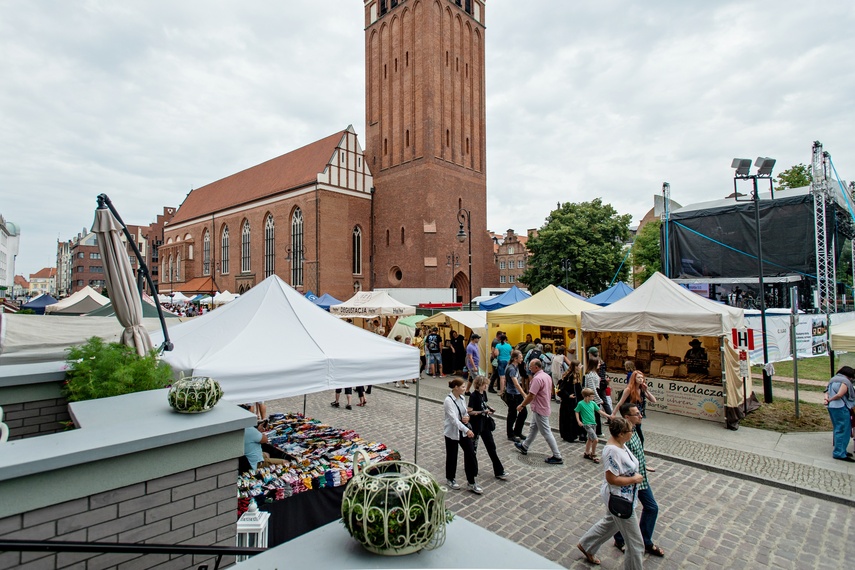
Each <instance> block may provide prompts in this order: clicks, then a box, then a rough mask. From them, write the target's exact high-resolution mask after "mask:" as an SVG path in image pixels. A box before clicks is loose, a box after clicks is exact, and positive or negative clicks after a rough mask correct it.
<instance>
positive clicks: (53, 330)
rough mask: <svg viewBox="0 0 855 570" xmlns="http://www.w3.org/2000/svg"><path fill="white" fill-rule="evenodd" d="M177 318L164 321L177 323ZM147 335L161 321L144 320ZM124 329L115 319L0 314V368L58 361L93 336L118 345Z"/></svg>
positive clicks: (157, 327)
mask: <svg viewBox="0 0 855 570" xmlns="http://www.w3.org/2000/svg"><path fill="white" fill-rule="evenodd" d="M179 320H180V319H178V318H174V319H167V320H166V324H167V325H170V326H171V325H172V324H173V323H175V324H177V323H178V322H179ZM143 326H144V327H145V328H146V330H147V331H148V332H149V334H151V333H153V332H154V331H159V330H160V320H159V319H156V318H144V319H143ZM124 330H125V327H123V326H122V323H120V322H119V321H118V320H117V319H116V317H115V316H109V317H92V316H74V315H69V316H66V317H62V318H58V317H49V316H37V315H19V314H12V313H0V365H6V364H32V363H36V362H61V361H64V360H65V358H66V356H67V355H68V353H67V352H66V349H67V348H68V347H70V346H75V345H81V344H84V343H86V341H87V340H88V339H89V338H90V337H93V336H97V337H101V338H103V339H104V340H105V341H107V342H119V339H120V338H121V337H122V332H123V331H124Z"/></svg>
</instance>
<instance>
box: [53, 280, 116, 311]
mask: <svg viewBox="0 0 855 570" xmlns="http://www.w3.org/2000/svg"><path fill="white" fill-rule="evenodd" d="M109 302H110V299H109V298H107V297H105V296H104V295H102V294H101V293H99V292H98V291H96V290H95V289H93V288H92V287H90V286H89V285H87V286H86V287H84V288H83V289H81V290H80V291H78V292H77V293H74V294H73V295H71V296H69V297H66V298H65V299H63V300H61V301H59V302H56V303H53V304H52V305H48V306H47V307H45V314H46V315H85V314H86V313H88V312H89V311H94V310H95V309H98V308H100V307H103V306H104V305H106V304H107V303H109Z"/></svg>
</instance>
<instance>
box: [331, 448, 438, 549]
mask: <svg viewBox="0 0 855 570" xmlns="http://www.w3.org/2000/svg"><path fill="white" fill-rule="evenodd" d="M341 517H342V522H343V523H344V526H345V527H346V528H347V530H348V532H349V533H350V535H351V536H352V537H353V538H355V539H356V540H357V541H358V542H359V543H360V544H362V546H363V547H364V548H365V549H366V550H368V551H370V552H374V553H376V554H383V555H388V556H399V555H403V554H410V553H413V552H418V551H420V550H423V549H433V548H437V547H439V546H441V545H442V543H443V542H445V525H446V524H447V523H448V522H450V521H451V519H452V517H453V515H452V513H451V512H450V511H448V510H446V508H445V489H443V488H442V487H440V486H439V484H438V483H437V482H436V480H435V479H434V478H433V476H432V475H431V474H430V473H429V472H428V471H426V470H424V469H422V468H421V467H419V466H418V465H416V464H415V463H409V462H406V461H382V462H379V463H374V464H371V463H370V462H369V461H368V455H367V453H366V452H365V451H363V450H361V449H360V450H357V451H356V452H355V453H354V455H353V479H351V480H350V482H349V483H348V485H347V489H346V490H345V492H344V497H343V499H342V504H341Z"/></svg>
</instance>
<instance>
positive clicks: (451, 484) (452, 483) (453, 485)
mask: <svg viewBox="0 0 855 570" xmlns="http://www.w3.org/2000/svg"><path fill="white" fill-rule="evenodd" d="M447 483H448V488H449V489H454V490H455V491H456V490H457V489H459V488H460V485H458V484H457V481H455V480H454V479H449V480H448V481H447Z"/></svg>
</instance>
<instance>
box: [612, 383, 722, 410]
mask: <svg viewBox="0 0 855 570" xmlns="http://www.w3.org/2000/svg"><path fill="white" fill-rule="evenodd" d="M607 375H608V377H609V378H610V379H611V381H612V390H613V391H615V392H617V391H619V390H623V389H624V388H626V383H627V382H626V375H625V374H612V373H608V374H607ZM647 386H648V388H649V389H650V393H651V394H653V396H654V397H655V398H656V403H655V404H654V403H652V402H648V403H647V409H648V410H657V411H660V412H668V413H670V414H677V415H680V416H688V417H691V418H700V419H703V420H713V421H718V422H723V421H724V388H723V387H722V386H713V385H709V384H696V383H694V382H683V381H680V380H670V379H667V378H651V377H649V376H648V377H647ZM613 400H614V402H615V403H617V401H618V398H617V397H614V398H613Z"/></svg>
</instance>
